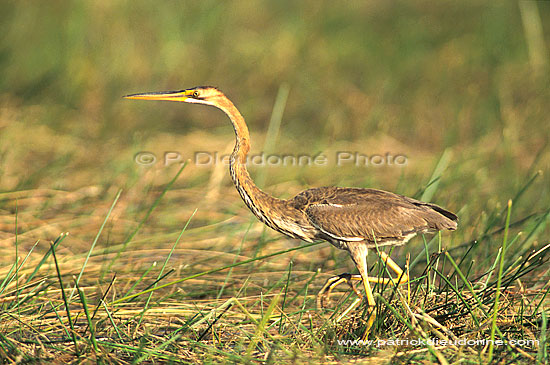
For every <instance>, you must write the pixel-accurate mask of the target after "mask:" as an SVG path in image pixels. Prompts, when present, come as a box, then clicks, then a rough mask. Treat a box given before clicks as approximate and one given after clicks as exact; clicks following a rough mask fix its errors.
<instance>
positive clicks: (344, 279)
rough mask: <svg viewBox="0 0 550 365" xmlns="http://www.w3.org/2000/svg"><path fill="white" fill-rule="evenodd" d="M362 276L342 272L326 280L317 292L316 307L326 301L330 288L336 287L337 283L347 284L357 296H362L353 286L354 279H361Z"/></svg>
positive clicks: (323, 304)
mask: <svg viewBox="0 0 550 365" xmlns="http://www.w3.org/2000/svg"><path fill="white" fill-rule="evenodd" d="M361 280H363V278H362V277H361V275H358V274H350V273H347V272H346V273H343V274H340V275H337V276H333V277H331V278H329V279H328V280H327V282H326V283H325V285H323V287H322V288H321V290H319V293H318V294H317V307H319V308H321V307H324V306H325V304H326V302H325V299H328V298H329V297H330V293H331V292H332V289H334V288H336V287H337V286H338V285H340V284H342V283H346V284H348V285H349V286H350V287H351V289H352V290H353V292H354V293H355V294H356V295H357V296H358V297H359V298H363V295H362V294H361V292H359V290H357V288H356V287H355V283H354V281H361Z"/></svg>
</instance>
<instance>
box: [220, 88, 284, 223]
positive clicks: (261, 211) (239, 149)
mask: <svg viewBox="0 0 550 365" xmlns="http://www.w3.org/2000/svg"><path fill="white" fill-rule="evenodd" d="M217 106H218V108H219V109H221V110H222V111H223V112H224V113H225V114H227V116H228V117H229V119H231V123H232V124H233V129H234V130H235V137H236V142H235V148H234V149H233V153H232V154H231V159H230V162H229V172H230V174H231V179H232V180H233V183H234V184H235V187H236V188H237V191H238V192H239V194H240V195H241V198H242V199H243V201H244V202H245V203H246V205H247V206H248V208H249V209H250V210H251V211H252V212H253V213H254V215H255V216H256V217H258V219H260V220H261V221H262V222H264V223H266V224H268V225H270V226H272V224H273V222H272V219H271V218H272V217H271V216H270V213H275V212H276V211H277V210H278V209H277V208H283V206H284V203H283V201H282V200H280V199H277V198H275V197H273V196H271V195H269V194H267V193H265V192H263V191H262V190H260V188H258V187H257V186H256V184H254V181H252V179H251V178H250V175H249V174H248V171H247V169H246V156H247V155H248V151H250V135H249V133H248V127H247V126H246V123H245V121H244V118H243V116H242V115H241V113H240V112H239V111H238V110H237V108H236V107H235V105H233V103H232V102H231V101H230V100H229V99H227V98H225V97H224V98H223V99H222V100H219V102H218V103H217Z"/></svg>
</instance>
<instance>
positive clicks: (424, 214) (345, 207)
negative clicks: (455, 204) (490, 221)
mask: <svg viewBox="0 0 550 365" xmlns="http://www.w3.org/2000/svg"><path fill="white" fill-rule="evenodd" d="M294 202H295V207H296V208H299V209H301V210H302V211H304V212H305V213H306V215H307V217H308V219H309V220H310V222H311V224H312V225H314V226H315V227H317V228H318V229H319V230H320V231H321V232H322V233H323V234H325V235H326V236H328V237H330V238H332V239H335V240H342V241H360V240H367V241H371V242H374V241H375V240H376V242H377V243H379V244H383V243H384V242H391V241H394V242H395V241H405V240H406V239H407V238H410V237H412V236H413V235H414V234H416V233H418V232H427V231H436V230H442V229H449V230H454V229H456V226H457V224H456V221H457V220H458V218H457V217H456V215H454V214H453V213H451V212H448V211H446V210H445V209H443V208H441V207H439V206H437V205H434V204H429V203H424V202H421V201H418V200H415V199H412V198H407V197H405V196H401V195H397V194H393V193H390V192H387V191H383V190H376V189H359V188H334V187H326V188H317V189H310V190H306V191H304V192H302V193H301V194H299V195H297V196H296V197H295V198H294ZM373 234H374V236H373Z"/></svg>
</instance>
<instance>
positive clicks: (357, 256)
mask: <svg viewBox="0 0 550 365" xmlns="http://www.w3.org/2000/svg"><path fill="white" fill-rule="evenodd" d="M348 249H349V252H350V254H351V258H352V259H353V262H354V263H355V266H357V270H359V273H360V274H361V277H362V278H363V286H364V287H365V295H366V296H367V303H368V305H369V309H370V313H369V317H368V320H367V328H366V329H365V333H364V334H363V339H366V338H367V337H368V335H369V332H370V329H371V327H372V325H373V323H374V319H375V318H376V301H375V300H374V295H373V294H372V290H371V288H370V284H369V275H368V270H367V255H368V253H369V252H368V249H367V246H366V245H364V244H362V243H356V244H349V245H348Z"/></svg>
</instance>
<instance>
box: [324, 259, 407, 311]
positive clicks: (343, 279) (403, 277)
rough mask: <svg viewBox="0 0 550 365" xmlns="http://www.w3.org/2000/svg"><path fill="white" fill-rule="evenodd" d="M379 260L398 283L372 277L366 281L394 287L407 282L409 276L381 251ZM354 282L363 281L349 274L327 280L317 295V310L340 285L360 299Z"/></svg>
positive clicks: (358, 276) (359, 277)
mask: <svg viewBox="0 0 550 365" xmlns="http://www.w3.org/2000/svg"><path fill="white" fill-rule="evenodd" d="M352 256H353V255H352ZM380 258H381V259H382V261H383V262H384V263H385V264H386V265H387V266H388V267H389V268H390V269H392V270H393V271H394V272H395V273H396V274H397V278H398V280H399V282H398V283H396V282H395V281H392V280H391V279H388V278H378V277H372V276H369V277H367V280H368V281H369V282H371V283H376V284H389V283H395V284H396V285H401V284H405V283H406V282H407V281H409V276H408V275H407V274H404V273H403V270H401V268H400V267H399V265H397V264H396V263H395V261H393V260H392V258H391V257H390V256H389V255H387V254H386V253H385V252H383V251H380ZM356 265H357V264H356ZM354 281H363V277H362V276H361V275H358V274H353V275H352V274H349V273H344V274H340V275H338V276H333V277H331V278H330V279H328V280H327V282H326V283H325V285H324V286H323V287H322V288H321V290H320V291H319V294H317V306H318V307H319V308H321V307H324V306H325V304H326V299H328V298H329V297H330V293H332V290H333V289H334V288H336V287H337V286H338V285H340V284H342V283H346V284H348V285H349V286H350V287H351V289H352V290H353V291H354V292H355V294H356V295H357V296H358V297H359V298H362V297H363V296H362V295H361V293H360V292H359V291H358V290H357V288H356V287H355V284H354V283H353V282H354ZM369 286H370V285H369Z"/></svg>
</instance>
